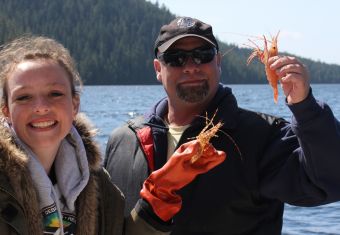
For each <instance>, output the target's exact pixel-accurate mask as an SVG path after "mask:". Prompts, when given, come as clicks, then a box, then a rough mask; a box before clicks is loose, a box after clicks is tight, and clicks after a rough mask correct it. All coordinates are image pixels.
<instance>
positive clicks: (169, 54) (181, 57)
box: [158, 47, 217, 67]
mask: <svg viewBox="0 0 340 235" xmlns="http://www.w3.org/2000/svg"><path fill="white" fill-rule="evenodd" d="M216 53H217V50H216V48H215V47H204V48H196V49H193V50H191V51H185V50H170V51H166V52H164V53H161V54H159V55H158V59H159V60H161V61H162V62H164V63H165V64H167V65H169V66H172V67H181V66H184V65H185V63H186V62H187V61H188V58H189V57H191V59H192V61H194V63H195V64H197V65H200V64H206V63H209V62H211V61H212V60H213V59H214V57H215V55H216Z"/></svg>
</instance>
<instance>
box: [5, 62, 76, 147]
mask: <svg viewBox="0 0 340 235" xmlns="http://www.w3.org/2000/svg"><path fill="white" fill-rule="evenodd" d="M6 89H7V92H8V99H7V102H6V105H5V106H4V107H3V109H2V111H3V113H4V115H5V116H6V117H7V119H8V121H9V122H10V123H11V125H12V127H13V129H14V130H15V132H16V134H17V135H18V137H19V138H20V139H21V140H22V141H23V142H24V143H26V144H27V145H28V146H30V148H31V149H32V150H33V152H35V150H42V149H44V148H47V149H48V148H56V147H58V146H59V144H60V142H61V140H62V139H63V138H64V137H65V136H66V135H67V134H68V133H69V131H70V128H71V126H72V121H73V119H74V117H75V115H76V114H77V112H78V108H79V97H78V96H77V95H76V96H72V92H71V84H70V80H69V78H68V75H67V73H66V71H65V70H64V68H63V67H61V66H60V65H59V64H58V63H56V62H54V61H52V60H47V59H39V60H27V61H23V62H21V63H19V64H18V65H17V66H16V68H15V69H14V71H13V72H12V73H10V74H9V76H8V80H7V88H6Z"/></svg>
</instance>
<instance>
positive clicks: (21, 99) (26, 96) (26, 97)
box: [15, 95, 30, 101]
mask: <svg viewBox="0 0 340 235" xmlns="http://www.w3.org/2000/svg"><path fill="white" fill-rule="evenodd" d="M29 98H30V96H28V95H21V96H18V97H16V98H15V100H16V101H25V100H28V99H29Z"/></svg>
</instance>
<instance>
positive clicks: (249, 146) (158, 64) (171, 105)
mask: <svg viewBox="0 0 340 235" xmlns="http://www.w3.org/2000/svg"><path fill="white" fill-rule="evenodd" d="M155 56H156V58H155V60H154V68H155V71H156V75H157V80H158V81H159V82H161V83H162V85H163V86H164V89H165V91H166V93H167V97H166V98H164V99H162V100H160V101H158V102H157V103H156V105H155V106H154V107H153V109H152V110H151V112H150V113H148V114H146V115H144V116H143V117H139V118H136V119H135V120H131V121H129V123H128V124H127V125H126V126H123V127H121V128H118V129H117V130H115V131H114V132H113V133H112V135H111V137H110V140H109V142H108V146H107V150H106V159H105V166H106V168H107V169H108V171H109V173H110V174H111V176H112V181H113V182H114V183H115V184H117V185H118V186H119V187H120V188H121V189H122V190H123V192H124V194H125V196H126V198H127V208H128V210H127V211H126V213H128V212H129V210H130V209H132V208H133V207H134V205H135V203H136V202H137V200H138V199H139V197H140V196H139V195H140V190H141V187H142V184H143V182H144V180H145V179H146V178H147V177H148V175H149V174H150V173H151V172H152V171H154V170H157V169H162V166H163V165H164V164H165V163H166V162H167V159H168V158H169V157H170V156H171V154H172V153H173V152H174V150H175V149H176V148H177V147H178V146H180V145H181V144H183V143H185V142H187V141H189V140H190V139H192V138H193V137H195V136H197V135H198V134H199V133H200V132H201V130H202V129H203V128H204V127H205V125H206V119H205V118H204V117H205V116H206V114H207V117H208V118H209V119H212V118H213V116H214V114H215V112H216V115H215V117H214V123H215V124H216V123H217V122H218V121H222V122H223V126H222V127H221V129H220V130H221V131H220V132H218V137H215V138H212V139H211V143H212V145H213V146H214V147H215V148H216V149H218V150H222V151H224V152H225V153H226V155H227V158H226V160H225V161H224V162H222V163H221V164H220V165H218V166H217V167H215V168H213V169H211V170H210V171H209V172H207V173H206V174H202V175H199V176H198V177H197V178H196V179H195V180H194V181H192V182H191V183H189V184H188V185H187V186H185V187H184V188H182V189H180V190H178V191H177V193H178V194H179V195H181V197H182V199H183V204H182V208H181V211H180V212H179V213H178V214H177V215H176V216H175V217H174V219H173V222H174V226H173V232H172V234H175V235H178V234H185V235H190V234H214V235H220V234H223V235H225V234H249V235H257V234H270V235H275V234H281V228H282V215H283V208H284V202H287V203H290V204H293V205H299V206H316V205H321V204H325V203H330V202H334V201H337V200H339V199H340V171H339V167H338V166H339V165H340V144H339V143H340V124H339V121H338V120H336V119H335V117H334V116H333V114H332V111H331V110H330V108H329V106H327V104H325V103H322V102H317V101H316V100H315V98H314V97H313V94H312V89H311V88H310V84H309V77H308V73H307V70H306V68H305V66H304V65H302V64H301V63H300V62H299V61H298V60H297V59H296V58H293V57H287V56H284V57H280V56H275V57H272V58H270V60H269V64H270V66H271V69H273V70H275V71H276V73H277V75H278V76H279V78H280V82H281V86H282V89H283V91H284V94H285V96H286V102H287V107H288V108H289V109H290V110H291V112H292V114H293V116H292V121H291V123H288V122H286V121H285V120H283V119H280V118H276V117H273V116H269V115H266V114H262V113H257V112H252V111H249V110H245V109H242V108H240V107H238V106H237V102H236V99H235V97H234V96H233V94H232V91H231V89H230V88H228V87H224V86H222V85H221V84H219V81H220V75H221V55H220V53H219V47H218V43H217V41H216V39H215V37H214V35H213V33H212V28H211V26H210V25H208V24H205V23H203V22H201V21H199V20H197V19H193V18H189V17H179V18H176V19H175V20H173V21H172V22H170V24H168V25H164V26H163V27H162V28H161V30H160V33H159V36H158V38H157V39H156V42H155ZM268 102H270V101H268Z"/></svg>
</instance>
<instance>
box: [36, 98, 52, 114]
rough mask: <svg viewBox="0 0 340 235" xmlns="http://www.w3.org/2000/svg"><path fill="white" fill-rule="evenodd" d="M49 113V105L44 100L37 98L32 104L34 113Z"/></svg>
mask: <svg viewBox="0 0 340 235" xmlns="http://www.w3.org/2000/svg"><path fill="white" fill-rule="evenodd" d="M49 111H50V104H49V102H48V100H46V99H44V98H37V99H36V101H35V103H34V112H36V113H39V114H44V113H47V112H49Z"/></svg>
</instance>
